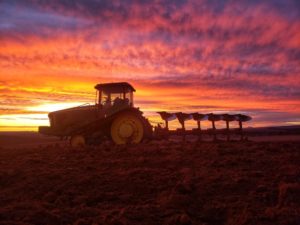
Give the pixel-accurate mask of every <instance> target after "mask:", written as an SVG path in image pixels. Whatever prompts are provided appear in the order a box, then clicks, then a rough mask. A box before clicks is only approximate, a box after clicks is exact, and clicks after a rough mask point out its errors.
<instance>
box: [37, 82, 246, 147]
mask: <svg viewBox="0 0 300 225" xmlns="http://www.w3.org/2000/svg"><path fill="white" fill-rule="evenodd" d="M95 89H96V90H97V101H96V103H95V105H82V106H78V107H73V108H68V109H63V110H59V111H55V112H50V113H49V114H48V117H49V122H50V126H41V127H39V132H40V133H42V134H45V135H52V136H57V137H61V138H67V139H70V143H71V145H72V146H79V145H84V144H86V143H87V144H88V143H95V142H96V143H97V142H101V140H104V139H107V138H108V139H110V140H112V141H113V142H114V143H115V144H127V143H140V142H142V141H143V140H145V139H162V138H169V137H170V136H172V135H179V136H183V137H184V138H185V137H186V136H187V135H196V136H198V138H199V140H202V137H203V136H204V135H209V136H213V140H217V137H218V135H226V136H227V140H230V135H231V134H238V135H240V136H241V138H240V139H241V140H244V139H245V137H244V136H245V135H244V132H243V127H242V123H243V122H246V121H249V120H251V117H249V116H247V115H242V114H235V115H230V114H213V113H210V114H200V113H190V114H188V113H183V112H177V113H169V112H158V114H159V115H160V117H161V119H162V120H163V121H164V122H165V124H164V126H163V127H162V126H161V125H160V123H158V124H157V125H156V126H152V125H151V124H150V122H149V120H148V119H147V118H145V117H144V116H143V112H142V111H140V109H139V108H137V107H135V106H134V102H133V92H135V89H134V88H133V87H132V86H131V85H130V84H129V83H126V82H120V83H105V84H97V85H96V86H95ZM176 119H177V120H178V122H179V123H180V124H181V128H178V129H176V130H170V129H169V122H170V121H172V120H176ZM187 120H193V121H195V122H196V123H197V128H194V129H191V130H188V129H186V127H185V122H186V121H187ZM204 120H208V121H210V122H211V123H212V128H211V129H206V130H203V129H201V121H204ZM217 121H224V122H225V123H226V128H225V129H217V128H216V122H217ZM233 121H236V122H238V124H239V128H238V129H230V127H229V123H230V122H233Z"/></svg>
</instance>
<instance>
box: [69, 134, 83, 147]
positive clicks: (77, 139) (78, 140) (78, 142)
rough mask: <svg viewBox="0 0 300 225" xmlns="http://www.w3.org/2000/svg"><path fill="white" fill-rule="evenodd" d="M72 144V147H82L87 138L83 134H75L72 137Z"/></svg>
mask: <svg viewBox="0 0 300 225" xmlns="http://www.w3.org/2000/svg"><path fill="white" fill-rule="evenodd" d="M70 144H71V146H72V147H80V146H84V145H85V139H84V137H83V136H82V135H74V136H72V137H71V140H70Z"/></svg>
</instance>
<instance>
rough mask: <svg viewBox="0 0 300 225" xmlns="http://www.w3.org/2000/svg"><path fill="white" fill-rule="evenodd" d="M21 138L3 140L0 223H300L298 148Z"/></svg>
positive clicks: (290, 144) (290, 145)
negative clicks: (78, 144) (72, 143)
mask: <svg viewBox="0 0 300 225" xmlns="http://www.w3.org/2000/svg"><path fill="white" fill-rule="evenodd" d="M21 136H22V135H21ZM21 136H19V139H18V138H16V137H11V136H9V135H6V136H5V135H4V136H3V135H2V139H1V135H0V141H2V145H1V149H0V224H6V225H10V224H55V225H57V224H77V225H84V224H108V225H110V224H114V225H117V224H118V225H131V224H141V225H142V224H166V225H167V224H169V225H173V224H174V225H176V224H182V225H189V224H197V225H198V224H199V225H222V224H227V225H229V224H239V225H242V224H245V225H246V224H253V225H254V224H262V225H273V224H283V225H290V224H291V225H293V224H295V225H296V224H300V163H299V162H300V142H299V141H282V140H279V141H277V142H273V141H269V140H268V139H266V141H264V142H254V141H247V142H218V143H212V142H207V143H197V142H194V141H193V142H189V141H187V142H182V141H179V140H173V141H151V142H149V143H144V144H139V145H131V146H114V145H112V144H110V143H103V144H101V145H99V146H87V147H82V148H76V149H74V148H71V147H69V146H68V145H66V143H65V142H53V139H51V138H48V139H47V138H45V139H41V138H40V137H39V136H37V135H30V134H28V136H26V135H25V136H24V135H23V136H22V137H23V139H22V138H21ZM9 137H11V138H10V139H9ZM39 138H40V139H39ZM25 140H27V142H26V144H24V143H25ZM293 140H294V139H293ZM51 141H52V142H51ZM8 142H10V143H13V144H11V145H8V144H7V143H8ZM33 142H34V143H33ZM0 143H1V142H0ZM4 143H6V144H7V145H6V146H4ZM22 143H23V144H22ZM22 146H23V147H22Z"/></svg>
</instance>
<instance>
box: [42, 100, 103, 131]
mask: <svg viewBox="0 0 300 225" xmlns="http://www.w3.org/2000/svg"><path fill="white" fill-rule="evenodd" d="M97 112H98V107H97V106H96V105H84V106H78V107H73V108H68V109H63V110H58V111H54V112H51V113H49V114H48V117H49V121H50V126H51V127H52V128H53V129H55V130H61V131H65V130H68V129H72V127H76V126H80V125H82V124H86V123H88V122H90V121H93V120H95V119H96V118H97V115H98V114H97Z"/></svg>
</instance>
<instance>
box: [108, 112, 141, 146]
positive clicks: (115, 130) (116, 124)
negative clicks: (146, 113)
mask: <svg viewBox="0 0 300 225" xmlns="http://www.w3.org/2000/svg"><path fill="white" fill-rule="evenodd" d="M144 135H145V128H144V125H143V118H142V116H140V115H137V114H136V113H132V112H124V113H121V114H119V115H118V116H117V117H116V118H115V119H114V120H113V122H112V124H111V127H110V136H111V138H112V140H113V142H114V143H115V144H117V145H122V144H127V143H140V142H141V141H142V140H143V137H144Z"/></svg>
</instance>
